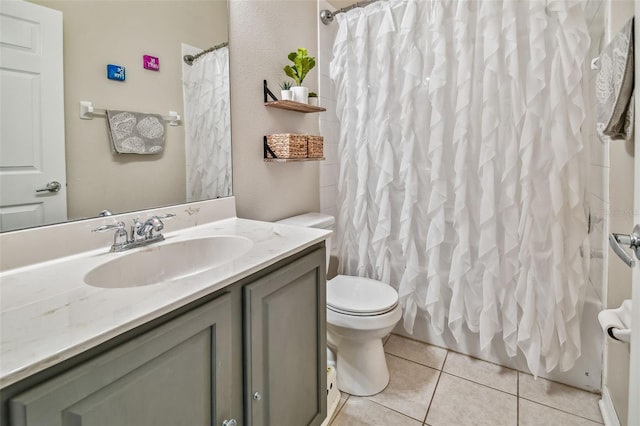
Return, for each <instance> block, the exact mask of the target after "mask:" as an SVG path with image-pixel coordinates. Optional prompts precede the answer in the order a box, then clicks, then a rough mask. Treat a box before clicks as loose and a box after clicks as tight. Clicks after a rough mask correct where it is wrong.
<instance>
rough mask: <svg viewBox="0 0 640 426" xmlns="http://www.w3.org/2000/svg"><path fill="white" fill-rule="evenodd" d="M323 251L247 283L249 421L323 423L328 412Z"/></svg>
mask: <svg viewBox="0 0 640 426" xmlns="http://www.w3.org/2000/svg"><path fill="white" fill-rule="evenodd" d="M324 256H325V255H324V251H323V250H322V251H321V250H317V251H315V252H313V253H311V254H310V255H308V256H305V257H303V258H301V259H300V260H298V261H296V262H293V263H292V264H291V265H289V266H288V267H285V268H281V269H280V270H278V271H276V272H273V273H271V274H269V275H267V276H265V277H263V278H261V279H259V280H257V281H255V282H253V283H252V284H249V285H247V286H245V287H244V294H243V297H244V304H245V339H244V340H245V360H246V361H245V362H246V363H247V364H246V365H245V411H246V416H245V423H246V424H247V425H253V426H301V425H320V424H321V423H322V422H323V421H324V419H325V417H326V415H327V407H326V392H327V373H326V365H327V352H326V347H327V346H326V325H325V324H326V309H325V306H326V286H325V266H324Z"/></svg>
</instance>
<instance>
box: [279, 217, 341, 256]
mask: <svg viewBox="0 0 640 426" xmlns="http://www.w3.org/2000/svg"><path fill="white" fill-rule="evenodd" d="M276 223H282V224H285V225H293V226H304V227H305V228H320V229H327V230H329V231H333V230H334V229H333V228H334V225H335V223H336V219H335V218H334V217H333V216H331V215H328V214H322V213H304V214H300V215H297V216H292V217H288V218H286V219H282V220H279V221H277V222H276ZM325 245H326V247H327V268H329V256H330V255H331V237H329V238H327V241H326V242H325Z"/></svg>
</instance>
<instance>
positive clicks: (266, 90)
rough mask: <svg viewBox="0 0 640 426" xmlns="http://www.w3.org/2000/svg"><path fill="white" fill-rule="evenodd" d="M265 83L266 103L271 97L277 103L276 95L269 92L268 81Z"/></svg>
mask: <svg viewBox="0 0 640 426" xmlns="http://www.w3.org/2000/svg"><path fill="white" fill-rule="evenodd" d="M263 81H264V83H263V86H264V103H267V102H269V98H267V96H270V97H271V99H273V100H274V101H277V100H278V98H276V95H274V94H273V92H271V90H269V86H267V80H263ZM265 158H266V157H265Z"/></svg>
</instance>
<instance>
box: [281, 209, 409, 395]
mask: <svg viewBox="0 0 640 426" xmlns="http://www.w3.org/2000/svg"><path fill="white" fill-rule="evenodd" d="M278 223H283V224H287V225H296V226H305V227H309V228H322V229H329V230H333V226H334V224H335V219H334V218H333V216H329V215H325V214H320V213H305V214H302V215H299V216H294V217H290V218H287V219H283V220H281V221H279V222H278ZM326 245H327V268H328V266H329V253H330V252H331V238H329V239H327V242H326ZM401 316H402V308H401V307H400V305H399V304H398V293H397V292H396V290H395V289H394V288H393V287H391V286H390V285H388V284H385V283H383V282H381V281H377V280H372V279H369V278H362V277H350V276H346V275H338V276H336V277H335V278H333V279H331V280H329V281H327V341H328V343H329V347H330V348H331V349H333V350H335V351H336V354H337V366H336V369H337V373H338V389H340V390H341V391H343V392H347V393H349V394H352V395H357V396H368V395H373V394H376V393H378V392H381V391H382V390H383V389H384V388H385V387H386V386H387V384H388V383H389V370H388V368H387V362H386V360H385V356H384V349H383V347H382V338H383V337H384V336H386V335H387V334H389V333H390V332H391V330H393V328H394V327H395V325H396V324H397V323H398V321H400V318H401Z"/></svg>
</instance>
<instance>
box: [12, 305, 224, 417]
mask: <svg viewBox="0 0 640 426" xmlns="http://www.w3.org/2000/svg"><path fill="white" fill-rule="evenodd" d="M232 347H233V345H232V341H231V297H230V295H228V294H225V295H222V296H220V297H218V298H216V299H214V300H213V301H211V302H208V303H207V304H205V305H203V306H201V307H199V308H196V309H195V310H193V311H190V312H188V313H186V314H184V315H182V316H179V317H177V318H175V319H173V320H171V321H169V322H168V323H165V324H164V325H161V326H159V327H157V328H155V329H153V330H151V331H149V332H147V333H145V334H143V335H141V336H139V337H137V338H135V339H133V340H131V341H129V342H127V343H125V344H123V345H121V346H118V347H116V348H115V349H112V350H110V351H108V352H106V353H104V354H103V355H100V356H98V357H96V358H93V359H92V360H90V361H88V362H85V363H83V364H81V365H79V366H77V367H75V368H73V369H71V370H69V371H67V372H66V373H63V374H62V375H60V376H57V377H55V378H54V379H51V380H49V381H46V382H44V383H43V384H41V385H38V386H36V387H34V388H32V389H30V390H28V391H26V392H24V393H22V394H20V395H18V396H16V397H14V398H12V399H11V401H10V403H9V404H10V416H11V420H10V423H11V425H12V426H21V425H25V426H26V425H69V426H81V425H82V426H86V425H90V426H97V425H136V426H146V425H149V426H151V425H185V426H187V425H189V426H190V425H211V424H212V421H211V419H212V418H213V419H215V421H214V422H213V424H216V425H219V424H222V422H223V421H224V420H225V419H229V418H231V417H232V416H233V413H230V412H229V411H230V407H231V406H232V404H231V398H232V394H231V389H232V385H233V382H232V381H233V377H232V369H231V368H230V366H231V356H232V354H231V349H232ZM236 415H237V414H236Z"/></svg>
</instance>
